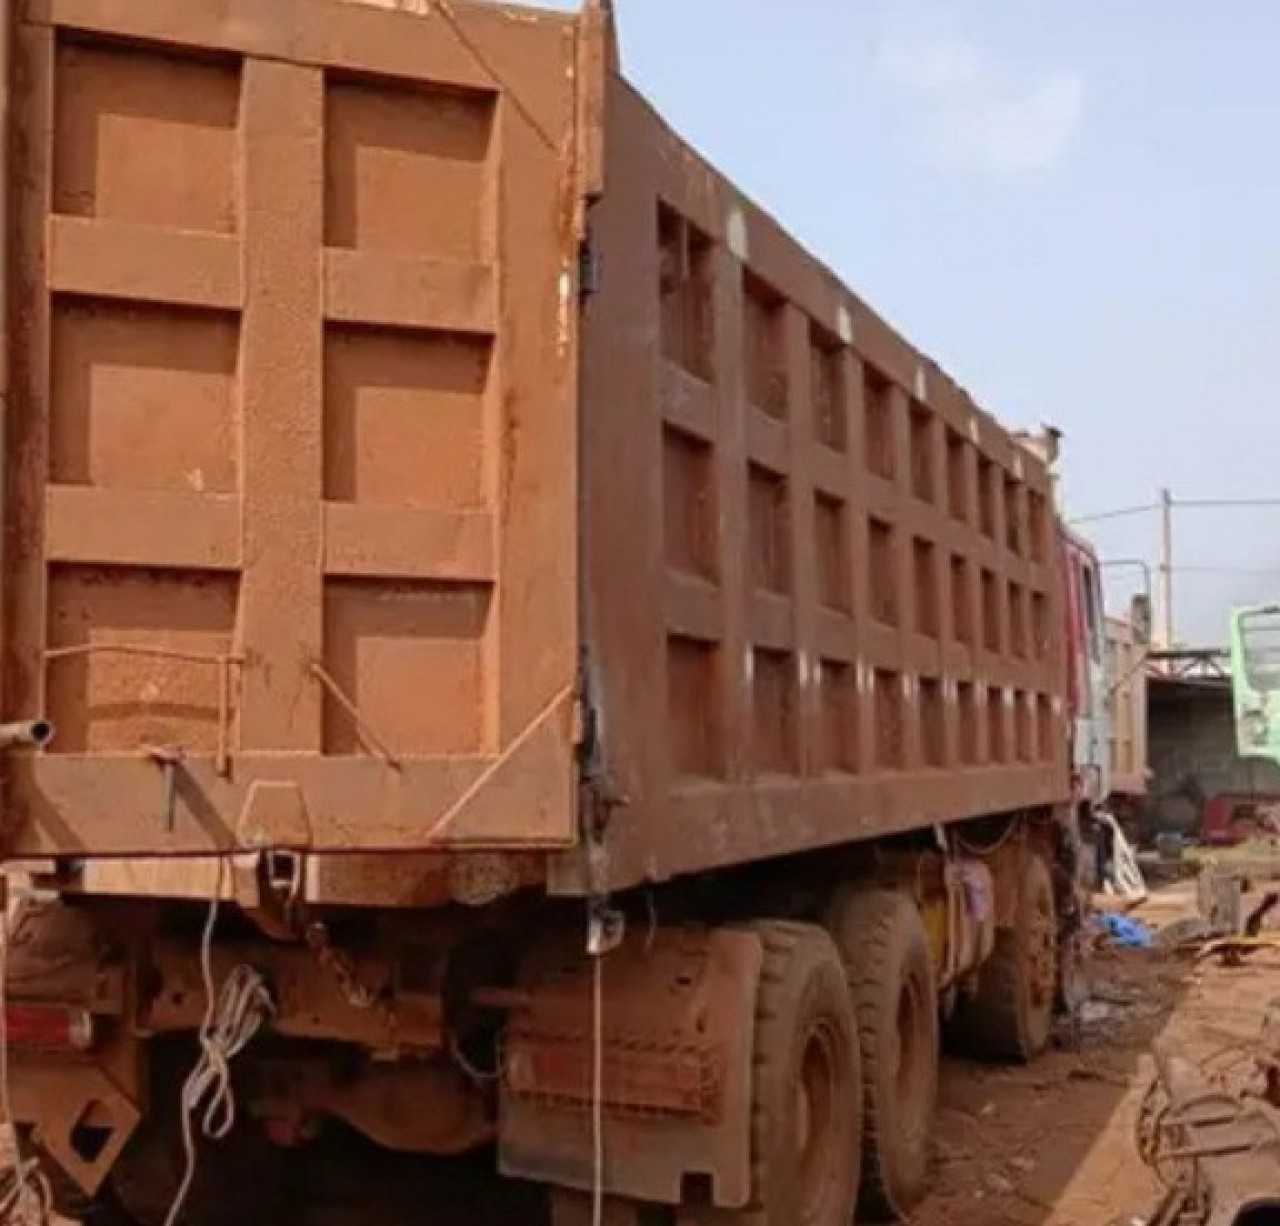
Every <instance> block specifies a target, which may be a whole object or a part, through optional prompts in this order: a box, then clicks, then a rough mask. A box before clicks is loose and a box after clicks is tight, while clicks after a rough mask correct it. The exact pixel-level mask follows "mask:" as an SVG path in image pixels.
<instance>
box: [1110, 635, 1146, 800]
mask: <svg viewBox="0 0 1280 1226" xmlns="http://www.w3.org/2000/svg"><path fill="white" fill-rule="evenodd" d="M1106 630H1107V672H1108V675H1109V676H1110V678H1111V790H1112V791H1113V792H1115V793H1119V794H1120V795H1123V796H1134V797H1140V796H1145V795H1146V794H1147V775H1148V771H1147V666H1146V656H1147V649H1146V647H1145V645H1144V644H1142V643H1141V642H1139V641H1138V637H1137V635H1136V634H1135V633H1134V628H1133V626H1132V625H1131V624H1130V623H1129V622H1127V621H1124V620H1122V619H1121V618H1117V617H1108V618H1107V623H1106Z"/></svg>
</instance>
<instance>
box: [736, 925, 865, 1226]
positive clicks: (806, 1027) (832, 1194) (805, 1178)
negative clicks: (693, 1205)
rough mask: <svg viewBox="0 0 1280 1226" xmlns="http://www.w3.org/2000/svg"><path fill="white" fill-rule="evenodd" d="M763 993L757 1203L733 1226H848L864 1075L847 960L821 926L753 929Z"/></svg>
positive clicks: (754, 1137) (758, 1041) (757, 1075)
mask: <svg viewBox="0 0 1280 1226" xmlns="http://www.w3.org/2000/svg"><path fill="white" fill-rule="evenodd" d="M752 931H754V932H756V933H758V934H759V936H760V940H761V942H762V944H763V946H764V965H763V967H762V968H761V971H760V986H759V990H758V993H757V996H756V1018H755V1061H754V1078H753V1080H754V1086H753V1094H752V1119H751V1150H752V1188H753V1203H752V1204H751V1206H750V1207H749V1208H748V1209H746V1210H744V1211H741V1212H738V1213H729V1214H721V1215H717V1216H716V1218H715V1221H716V1222H724V1223H726V1224H727V1223H733V1226H792V1224H793V1223H796V1222H803V1223H805V1226H848V1223H849V1222H850V1220H851V1219H852V1217H853V1211H854V1209H855V1207H856V1206H857V1203H858V1184H859V1175H860V1165H861V1164H860V1162H859V1154H860V1149H861V1145H860V1143H861V1139H862V1119H861V1111H860V1108H859V1104H860V1102H861V1099H862V1070H861V1059H860V1055H859V1050H858V1038H857V1026H856V1022H855V1020H854V1015H853V1009H852V1005H851V1002H850V1000H849V989H848V984H847V981H846V978H845V973H844V968H843V966H842V965H841V961H840V956H839V954H838V953H837V951H836V949H835V947H834V946H833V945H832V943H831V939H830V937H828V936H827V934H826V933H825V932H823V931H822V930H821V929H820V928H816V927H813V926H811V925H809V924H794V923H786V922H781V921H770V922H765V923H760V924H756V925H753V926H752Z"/></svg>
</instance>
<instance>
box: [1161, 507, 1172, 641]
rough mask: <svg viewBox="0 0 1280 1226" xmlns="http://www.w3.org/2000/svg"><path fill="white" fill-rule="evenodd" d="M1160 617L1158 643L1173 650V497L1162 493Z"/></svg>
mask: <svg viewBox="0 0 1280 1226" xmlns="http://www.w3.org/2000/svg"><path fill="white" fill-rule="evenodd" d="M1159 576H1160V592H1159V596H1160V615H1159V620H1158V622H1157V626H1158V636H1159V637H1158V640H1157V641H1158V643H1159V645H1160V646H1161V647H1162V648H1164V650H1165V651H1172V650H1173V495H1172V494H1171V493H1170V492H1169V491H1168V490H1167V489H1163V490H1161V491H1160V570H1159Z"/></svg>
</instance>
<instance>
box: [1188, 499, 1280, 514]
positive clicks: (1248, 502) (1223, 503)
mask: <svg viewBox="0 0 1280 1226" xmlns="http://www.w3.org/2000/svg"><path fill="white" fill-rule="evenodd" d="M1173 505H1174V508H1175V509H1176V508H1178V507H1184V508H1186V509H1188V510H1194V511H1235V510H1249V511H1260V510H1266V509H1271V508H1275V507H1280V498H1175V499H1174V500H1173Z"/></svg>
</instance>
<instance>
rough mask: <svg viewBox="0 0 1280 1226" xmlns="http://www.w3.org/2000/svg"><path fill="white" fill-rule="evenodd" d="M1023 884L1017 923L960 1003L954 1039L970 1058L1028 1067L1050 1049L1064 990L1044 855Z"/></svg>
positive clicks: (1025, 869)
mask: <svg viewBox="0 0 1280 1226" xmlns="http://www.w3.org/2000/svg"><path fill="white" fill-rule="evenodd" d="M1018 886H1019V888H1018V906H1017V916H1016V923H1014V925H1013V926H1012V927H1010V928H1001V929H1000V930H999V931H998V932H997V933H996V941H995V948H994V949H993V950H992V952H991V956H990V957H989V958H988V959H987V960H986V962H984V963H983V965H982V967H981V968H980V969H979V971H978V984H977V991H976V993H975V994H974V995H973V996H972V997H970V998H964V999H962V1000H961V1001H960V1003H959V1005H958V1006H957V1009H956V1014H955V1017H954V1018H953V1019H952V1022H951V1026H950V1028H949V1029H950V1032H951V1033H950V1036H949V1037H951V1038H952V1039H953V1041H954V1043H955V1045H956V1047H957V1048H958V1049H959V1050H961V1051H963V1052H965V1053H966V1054H969V1055H973V1056H978V1057H980V1058H983V1059H990V1060H1014V1061H1017V1062H1019V1063H1024V1064H1025V1063H1027V1062H1029V1061H1031V1060H1033V1059H1035V1057H1036V1056H1038V1055H1039V1054H1040V1053H1041V1052H1042V1051H1044V1049H1045V1048H1046V1047H1047V1046H1048V1045H1049V1034H1050V1030H1051V1029H1052V1026H1053V1009H1054V1003H1055V1000H1056V997H1057V995H1058V986H1059V985H1058V935H1057V910H1056V907H1055V905H1054V897H1053V880H1052V878H1051V877H1050V875H1049V867H1048V865H1047V864H1045V862H1044V857H1043V856H1041V855H1039V854H1037V853H1034V852H1032V853H1030V854H1028V855H1027V856H1026V858H1025V859H1024V861H1023V865H1022V875H1021V880H1020V881H1019V883H1018Z"/></svg>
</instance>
